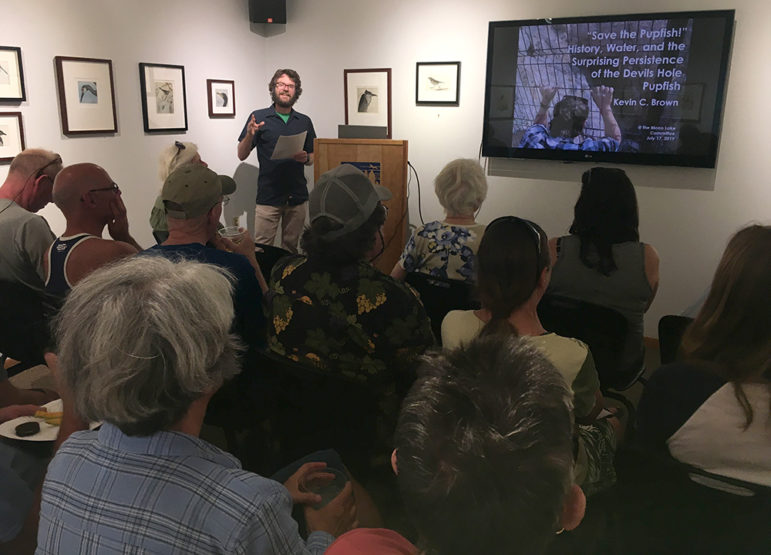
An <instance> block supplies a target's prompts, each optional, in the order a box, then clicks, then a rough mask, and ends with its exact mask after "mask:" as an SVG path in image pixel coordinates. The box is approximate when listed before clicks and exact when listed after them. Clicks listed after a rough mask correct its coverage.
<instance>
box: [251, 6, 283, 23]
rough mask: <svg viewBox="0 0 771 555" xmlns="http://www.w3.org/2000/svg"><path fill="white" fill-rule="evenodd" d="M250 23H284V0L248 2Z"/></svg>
mask: <svg viewBox="0 0 771 555" xmlns="http://www.w3.org/2000/svg"><path fill="white" fill-rule="evenodd" d="M249 21H251V22H252V23H286V0H249Z"/></svg>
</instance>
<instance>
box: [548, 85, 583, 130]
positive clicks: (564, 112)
mask: <svg viewBox="0 0 771 555" xmlns="http://www.w3.org/2000/svg"><path fill="white" fill-rule="evenodd" d="M588 117H589V101H588V100H586V99H585V98H584V97H582V96H573V95H569V94H568V95H565V96H563V97H562V99H560V101H559V102H557V103H556V104H555V105H554V114H553V116H552V120H551V123H549V133H551V135H552V137H563V138H568V139H569V138H572V137H575V136H576V135H579V134H580V133H581V132H582V131H583V130H584V124H585V123H586V118H588Z"/></svg>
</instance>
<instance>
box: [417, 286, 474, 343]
mask: <svg viewBox="0 0 771 555" xmlns="http://www.w3.org/2000/svg"><path fill="white" fill-rule="evenodd" d="M405 281H406V282H407V283H409V284H410V285H411V286H412V287H414V288H415V290H416V291H417V292H418V294H420V300H421V301H422V302H423V307H424V308H425V309H426V314H428V317H429V318H430V319H431V329H432V330H433V332H434V337H435V338H436V340H437V341H438V342H439V344H440V345H441V344H442V320H444V317H445V316H446V315H447V313H448V312H450V311H451V310H472V309H477V308H479V303H478V302H477V301H476V300H475V298H474V286H473V285H471V284H470V283H468V282H465V281H461V280H457V279H446V278H440V277H435V276H430V275H428V274H422V273H419V272H410V273H408V274H407V277H406V278H405Z"/></svg>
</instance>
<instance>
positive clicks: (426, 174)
mask: <svg viewBox="0 0 771 555" xmlns="http://www.w3.org/2000/svg"><path fill="white" fill-rule="evenodd" d="M246 4H247V2H246V0H218V1H217V2H208V1H206V0H164V1H162V2H159V1H156V2H150V1H148V0H134V1H133V2H130V3H129V2H119V1H117V0H105V1H103V2H99V3H96V2H90V1H87V0H68V1H67V2H58V1H54V0H37V1H35V2H29V1H25V0H6V1H5V2H3V6H2V11H3V18H2V20H0V33H1V34H2V37H3V38H2V40H0V42H2V43H3V44H6V45H13V46H21V47H22V55H23V57H24V69H25V72H26V73H25V76H26V83H27V94H28V100H27V102H25V103H23V104H22V105H21V108H20V109H21V111H22V112H23V114H24V125H25V130H26V134H27V142H28V145H29V146H44V147H48V148H52V149H54V150H57V151H59V152H61V153H62V155H63V157H64V160H65V163H73V162H76V161H95V162H97V163H100V164H101V165H103V166H104V167H105V168H106V169H107V170H108V171H109V172H110V173H111V174H112V175H113V177H114V178H115V179H116V181H117V182H118V183H119V184H120V185H121V186H122V188H123V189H124V198H125V200H126V204H127V206H128V209H129V214H130V216H131V222H132V231H133V232H134V234H135V237H137V239H138V240H139V241H140V243H143V244H150V243H151V241H152V240H151V236H150V230H149V226H148V225H147V223H146V221H147V220H146V215H147V214H148V212H149V209H150V206H151V204H152V201H153V199H154V196H155V193H156V191H157V188H158V186H159V183H158V182H157V177H156V174H155V172H156V169H155V163H156V158H157V153H158V151H159V150H160V149H161V148H162V146H164V145H166V144H168V142H169V141H171V140H174V139H175V138H178V136H176V135H172V136H169V135H161V136H155V135H145V134H144V133H143V131H142V122H141V104H140V99H139V78H138V69H137V63H138V62H157V63H170V64H182V65H184V66H185V71H186V79H187V95H188V118H189V124H190V128H189V131H188V133H187V134H186V135H184V137H185V138H186V140H191V141H194V142H196V143H198V145H199V146H200V148H201V151H202V153H203V154H204V155H205V158H206V160H207V161H208V162H209V163H210V165H211V166H212V167H213V169H215V170H217V171H219V172H222V173H232V172H233V171H234V170H235V168H236V166H237V165H238V160H237V158H236V155H235V139H236V137H237V135H238V133H239V131H240V129H241V126H242V125H243V120H244V119H245V117H246V115H247V114H248V112H249V111H250V110H251V109H253V108H258V107H264V106H266V105H267V104H268V102H269V100H268V96H267V91H266V88H265V86H266V82H267V80H268V79H269V78H270V76H271V74H272V72H273V70H274V69H275V68H277V67H293V68H295V69H297V71H299V73H300V75H301V76H302V80H303V89H304V90H305V92H304V93H303V96H302V98H301V99H300V101H299V103H298V106H297V108H298V109H299V110H300V111H302V112H305V113H308V114H309V115H310V116H311V117H312V118H313V121H314V125H315V127H316V132H317V134H318V135H319V136H320V137H335V136H336V133H337V125H338V124H340V123H343V122H344V111H343V70H344V69H347V68H376V67H390V68H392V80H393V82H392V87H393V93H392V103H393V107H392V110H393V137H394V138H395V139H407V140H409V158H410V161H411V162H412V164H413V165H414V166H415V167H416V168H417V170H418V172H419V174H420V177H421V186H422V193H423V194H422V200H423V216H424V218H425V219H426V220H428V219H433V218H438V217H440V216H441V207H440V206H439V204H438V202H437V201H436V200H435V197H434V195H433V188H432V180H433V177H434V176H435V175H436V174H437V173H438V171H439V170H440V169H441V167H442V166H443V165H444V164H445V163H446V162H447V161H449V160H451V159H453V158H456V157H460V156H463V157H472V158H474V157H476V156H477V155H478V152H479V144H480V141H481V136H482V109H483V103H484V101H483V93H484V82H485V58H486V45H487V42H486V41H487V23H488V21H491V20H503V19H531V18H541V17H559V16H579V15H589V14H605V13H634V12H639V11H643V10H644V11H647V12H655V11H672V10H697V9H698V10H704V9H725V8H734V9H736V11H737V13H736V26H735V38H734V44H733V50H732V56H731V58H732V65H731V70H730V76H729V82H728V91H727V100H726V105H725V115H724V118H723V133H722V140H721V144H720V152H719V158H718V165H717V169H716V170H715V171H711V170H698V169H684V168H649V167H638V166H627V167H626V168H625V169H627V171H628V173H629V174H630V176H631V177H632V180H633V182H634V183H635V184H636V185H637V194H638V199H639V203H640V218H641V226H640V232H641V236H642V238H643V240H644V241H647V242H650V243H651V244H653V245H654V246H656V248H657V249H658V250H659V253H660V255H661V259H662V265H661V287H660V289H659V294H658V297H657V299H656V301H655V302H654V304H653V306H652V307H651V310H650V312H649V313H648V318H647V321H646V333H647V335H656V332H655V326H656V322H657V321H658V319H659V317H660V316H661V315H662V314H666V313H677V312H680V311H682V310H683V309H684V308H685V307H687V306H688V305H690V304H691V303H692V302H693V301H695V300H696V299H697V298H698V296H699V295H700V294H701V293H702V292H703V291H704V289H705V288H706V287H707V286H708V284H709V281H710V278H711V274H712V272H713V270H714V267H715V264H716V262H717V260H718V259H719V257H720V254H721V252H722V249H723V247H724V246H725V243H726V240H727V237H728V235H729V234H731V233H732V232H733V231H735V230H736V229H738V228H739V227H741V226H743V225H744V224H745V223H747V222H749V221H753V220H754V221H761V222H764V223H768V222H769V219H770V217H771V209H770V208H769V207H771V189H769V186H768V178H767V172H766V167H767V163H765V160H764V157H766V156H768V154H767V153H766V152H765V151H764V145H766V144H767V143H768V137H767V135H768V133H767V130H768V129H771V111H769V110H766V109H764V108H763V106H766V105H767V103H768V101H767V98H766V97H767V95H768V91H769V90H771V71H769V69H771V67H770V65H769V62H768V58H767V53H768V52H771V35H769V34H768V32H767V26H768V21H770V20H771V18H770V16H771V3H769V2H767V1H765V0H728V1H727V2H718V1H715V0H673V1H672V0H670V1H664V0H650V1H648V2H647V3H646V5H645V8H644V9H642V8H640V7H639V4H638V3H635V2H631V1H629V0H585V1H584V2H582V3H581V4H580V6H579V5H577V4H575V3H573V2H568V1H567V0H542V1H541V2H537V3H533V2H521V3H513V2H511V0H485V1H479V2H469V1H468V0H464V1H459V0H423V1H420V2H419V1H415V0H389V1H387V2H382V1H374V0H356V1H354V0H323V1H321V0H288V2H287V17H288V24H287V25H286V26H275V27H273V28H271V29H270V30H269V31H267V32H264V31H262V29H263V28H262V27H261V26H257V27H253V29H254V30H255V31H258V32H261V33H262V34H258V33H257V32H253V31H252V30H250V25H249V22H248V14H247V7H246ZM56 55H70V56H86V57H98V58H110V59H112V60H113V71H114V72H115V79H116V88H117V104H118V110H119V111H118V125H119V129H120V132H119V133H118V134H117V135H116V136H115V137H107V138H103V137H100V138H75V139H70V138H66V137H64V136H63V135H61V124H60V119H59V111H58V105H57V102H56V93H55V88H54V85H55V81H54V72H53V61H52V60H53V57H54V56H56ZM456 60H460V61H461V63H462V65H461V94H460V106H459V107H457V108H455V107H447V108H436V107H423V106H420V107H419V106H416V105H415V99H414V95H415V92H414V91H415V82H414V79H415V62H417V61H456ZM207 78H222V79H233V80H235V82H236V108H237V111H238V112H237V115H236V118H235V119H234V120H210V119H209V118H208V115H207V112H206V92H205V80H206V79H207ZM0 109H2V110H3V111H10V110H15V109H16V108H15V107H9V106H2V107H0ZM583 169H584V166H583V165H582V164H570V165H566V164H560V163H543V162H532V163H529V162H527V163H526V162H511V163H506V164H503V166H502V168H500V171H498V172H496V173H497V174H505V175H495V176H491V177H490V178H489V182H490V193H489V196H488V200H487V202H486V203H485V205H484V207H483V208H482V211H481V214H480V221H482V222H487V221H490V220H491V219H493V218H495V217H497V216H500V215H503V214H508V213H513V214H517V215H520V216H523V217H527V218H531V219H533V220H535V221H537V222H538V223H540V224H541V225H542V226H543V227H544V228H545V229H546V231H547V232H548V233H549V234H550V235H553V234H558V233H564V232H565V231H566V230H567V227H568V226H569V224H570V219H571V216H572V206H573V203H574V202H575V199H576V197H577V194H578V179H579V176H580V173H581V172H582V171H583ZM5 171H6V170H5V168H1V169H0V178H2V177H4V175H5ZM410 189H411V190H410V194H411V197H410V221H411V222H417V221H418V215H417V188H416V187H415V181H414V180H413V181H412V184H411V187H410ZM44 215H45V216H46V218H48V219H49V221H50V222H52V227H54V231H57V228H58V227H60V226H61V224H62V221H61V216H60V215H59V214H58V212H57V210H56V209H55V208H54V207H49V208H47V209H46V210H45V212H44Z"/></svg>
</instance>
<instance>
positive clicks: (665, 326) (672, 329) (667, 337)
mask: <svg viewBox="0 0 771 555" xmlns="http://www.w3.org/2000/svg"><path fill="white" fill-rule="evenodd" d="M691 322H693V318H689V317H687V316H676V315H674V314H668V315H666V316H662V317H661V320H659V352H660V355H661V364H668V363H670V362H674V361H675V360H676V359H677V354H678V351H679V350H680V342H681V341H682V339H683V334H684V333H685V328H687V327H688V326H689V325H690V324H691Z"/></svg>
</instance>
